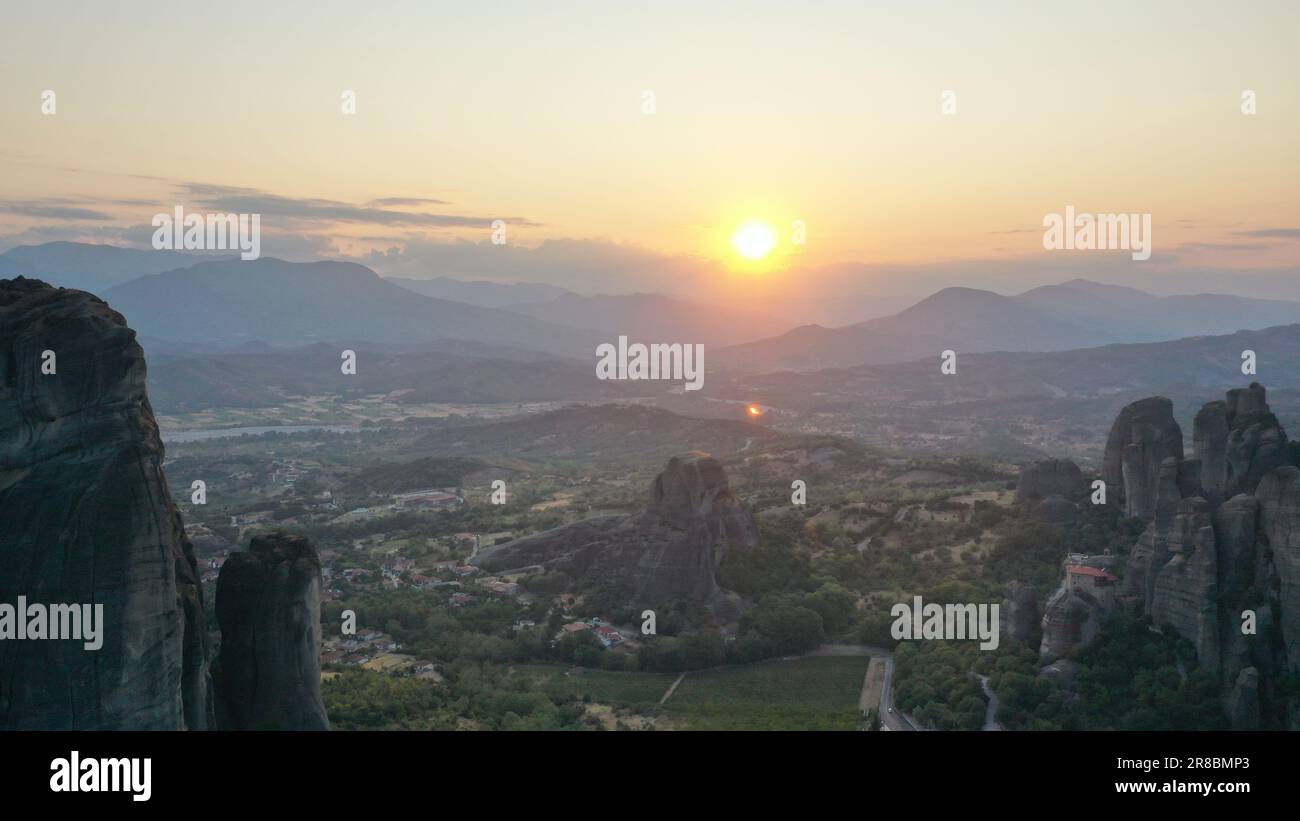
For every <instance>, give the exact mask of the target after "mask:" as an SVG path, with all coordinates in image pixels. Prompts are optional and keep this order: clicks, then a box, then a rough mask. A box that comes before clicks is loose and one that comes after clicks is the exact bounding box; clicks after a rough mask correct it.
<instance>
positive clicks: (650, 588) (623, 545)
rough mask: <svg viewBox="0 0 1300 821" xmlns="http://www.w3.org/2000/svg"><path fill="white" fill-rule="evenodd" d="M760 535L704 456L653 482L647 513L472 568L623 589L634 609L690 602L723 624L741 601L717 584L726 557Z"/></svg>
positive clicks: (485, 557) (496, 554) (581, 527)
mask: <svg viewBox="0 0 1300 821" xmlns="http://www.w3.org/2000/svg"><path fill="white" fill-rule="evenodd" d="M757 543H758V532H757V529H756V527H755V525H754V520H753V518H752V517H751V516H750V514H749V511H748V510H747V509H746V508H745V506H744V505H743V504H742V503H741V502H740V501H739V500H738V499H737V498H736V496H735V494H734V493H733V492H732V490H731V486H730V484H729V483H728V481H727V476H726V472H725V471H724V470H723V468H722V465H721V464H720V463H719V462H718V461H717V460H716V459H714V458H713V457H711V456H709V455H707V454H703V453H687V454H684V455H681V456H674V457H673V458H672V459H670V460H669V461H668V464H667V466H666V467H665V468H664V469H663V471H662V472H661V473H660V474H659V475H658V476H657V477H656V478H655V480H654V482H653V484H652V486H651V493H650V500H649V504H648V506H647V508H646V510H645V511H644V512H642V513H640V514H636V515H633V516H603V517H596V518H592V519H586V520H584V521H581V522H574V523H573V524H569V525H564V526H562V527H558V528H555V529H553V530H548V531H546V532H544V533H539V534H537V535H535V536H529V537H526V538H523V539H517V540H515V541H513V542H508V543H506V544H503V545H497V546H495V547H490V548H487V549H486V550H483V551H482V552H480V553H479V554H478V556H477V557H475V559H474V562H473V563H474V564H477V565H478V566H480V567H482V568H484V569H485V570H489V571H493V572H498V571H503V570H511V569H517V568H525V567H530V566H541V567H544V568H545V569H547V570H549V571H563V572H564V573H567V574H569V575H570V576H573V577H575V578H581V579H585V580H589V581H594V582H600V583H605V584H610V585H614V586H616V587H621V588H622V589H624V590H625V591H626V595H627V601H628V603H629V604H630V605H631V606H634V607H641V606H646V607H654V606H661V605H664V604H667V603H668V602H671V601H673V600H674V599H679V598H680V599H687V600H690V601H694V602H698V603H700V604H703V605H705V606H706V607H708V608H709V609H710V610H711V611H712V612H713V613H714V616H715V617H716V618H717V619H719V620H721V621H729V620H731V619H734V618H735V617H736V616H738V615H739V601H738V599H737V597H736V596H735V595H734V594H731V593H729V592H727V591H725V590H723V589H722V588H721V587H719V585H718V582H717V576H716V571H717V567H718V565H719V564H720V563H721V562H722V559H723V556H724V555H725V553H726V551H728V550H742V551H744V550H752V549H754V548H755V547H756V546H757Z"/></svg>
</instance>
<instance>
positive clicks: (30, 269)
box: [0, 242, 231, 294]
mask: <svg viewBox="0 0 1300 821" xmlns="http://www.w3.org/2000/svg"><path fill="white" fill-rule="evenodd" d="M230 258H231V257H230V256H229V255H226V254H209V255H202V254H188V253H184V252H182V251H153V250H148V251H142V250H139V249H136V248H119V247H117V246H115V245H90V244H87V243H82V242H47V243H44V244H42V245H18V246H15V247H13V248H10V249H9V250H8V251H5V252H4V253H3V254H0V279H12V278H13V277H16V276H25V277H27V278H29V279H39V280H43V281H45V282H48V283H49V284H50V285H57V286H59V287H60V288H76V289H78V290H80V291H89V292H91V293H92V294H101V293H103V292H104V291H106V290H108V289H109V288H112V287H113V286H114V285H121V284H122V283H124V282H129V281H130V280H133V279H135V278H136V277H140V276H145V275H148V274H160V273H162V272H163V271H171V270H173V269H175V268H184V267H186V266H189V265H193V264H195V263H196V262H203V261H204V260H220V259H230Z"/></svg>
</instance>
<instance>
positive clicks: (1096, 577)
mask: <svg viewBox="0 0 1300 821" xmlns="http://www.w3.org/2000/svg"><path fill="white" fill-rule="evenodd" d="M1117 581H1118V579H1116V578H1115V576H1114V574H1112V573H1111V572H1110V571H1108V570H1102V569H1101V568H1098V567H1089V566H1087V565H1082V564H1071V565H1066V567H1065V587H1066V589H1067V590H1069V591H1070V592H1072V593H1085V594H1087V595H1089V596H1092V597H1093V598H1095V599H1097V600H1098V601H1100V602H1102V603H1104V604H1109V603H1110V601H1111V600H1112V598H1113V597H1114V594H1115V582H1117Z"/></svg>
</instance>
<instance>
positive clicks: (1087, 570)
mask: <svg viewBox="0 0 1300 821" xmlns="http://www.w3.org/2000/svg"><path fill="white" fill-rule="evenodd" d="M1065 572H1066V573H1078V574H1079V575H1080V576H1096V577H1097V578H1099V579H1108V580H1109V581H1112V582H1113V581H1115V577H1114V576H1112V575H1111V574H1110V573H1107V572H1106V571H1105V570H1101V569H1100V568H1096V567H1088V566H1087V565H1083V564H1072V565H1069V566H1067V567H1066V568H1065Z"/></svg>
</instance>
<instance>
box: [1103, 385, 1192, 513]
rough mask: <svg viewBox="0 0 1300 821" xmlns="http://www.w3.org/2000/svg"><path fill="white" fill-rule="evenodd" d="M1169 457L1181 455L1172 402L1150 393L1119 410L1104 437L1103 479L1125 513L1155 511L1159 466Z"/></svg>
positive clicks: (1181, 434) (1109, 492)
mask: <svg viewBox="0 0 1300 821" xmlns="http://www.w3.org/2000/svg"><path fill="white" fill-rule="evenodd" d="M1169 458H1173V459H1175V460H1177V461H1182V458H1183V432H1182V429H1181V428H1179V427H1178V423H1177V422H1176V421H1174V407H1173V403H1172V402H1170V401H1169V400H1168V399H1166V398H1164V397H1163V396H1153V397H1150V398H1148V399H1140V400H1138V401H1137V402H1134V403H1132V404H1130V405H1127V406H1126V407H1125V408H1124V409H1123V410H1121V411H1120V413H1119V416H1118V417H1117V418H1116V419H1115V424H1114V425H1112V426H1111V429H1110V436H1109V437H1108V438H1107V439H1106V453H1105V458H1104V461H1103V466H1102V479H1103V480H1104V481H1105V482H1106V488H1107V493H1108V494H1113V495H1112V497H1111V498H1116V499H1118V500H1119V501H1120V502H1121V504H1122V505H1123V508H1122V509H1123V511H1124V515H1126V516H1137V517H1139V518H1142V519H1146V518H1149V517H1150V516H1151V515H1152V514H1153V513H1154V511H1155V500H1156V487H1157V484H1158V482H1159V481H1160V466H1161V464H1162V463H1164V461H1165V460H1166V459H1169ZM1117 491H1118V493H1116V492H1117Z"/></svg>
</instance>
